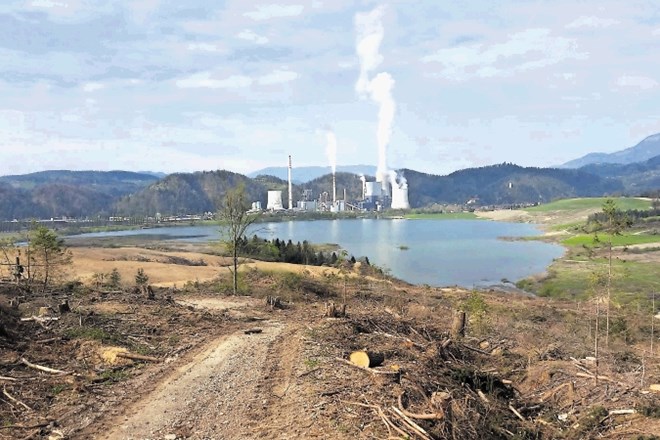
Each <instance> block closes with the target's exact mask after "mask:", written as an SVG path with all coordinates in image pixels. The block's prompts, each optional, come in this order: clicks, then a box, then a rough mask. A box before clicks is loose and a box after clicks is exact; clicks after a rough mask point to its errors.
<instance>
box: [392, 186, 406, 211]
mask: <svg viewBox="0 0 660 440" xmlns="http://www.w3.org/2000/svg"><path fill="white" fill-rule="evenodd" d="M392 209H410V203H409V202H408V185H405V184H404V185H401V186H399V185H392Z"/></svg>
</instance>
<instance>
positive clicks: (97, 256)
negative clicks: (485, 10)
mask: <svg viewBox="0 0 660 440" xmlns="http://www.w3.org/2000/svg"><path fill="white" fill-rule="evenodd" d="M110 251H112V252H113V254H112V255H114V257H113V258H114V259H108V258H109V255H111V254H109V253H108V252H110ZM76 252H86V254H85V255H86V257H84V256H82V255H77V256H74V258H75V260H77V261H76V265H77V266H76V271H78V273H79V274H87V273H93V272H96V271H99V270H103V271H109V270H111V269H112V268H114V267H121V269H120V270H123V271H124V272H122V277H123V279H124V281H125V282H128V281H130V280H131V277H132V276H133V275H134V274H135V270H136V268H137V267H144V269H145V272H146V273H147V274H148V275H149V277H150V280H151V281H152V282H157V283H158V284H159V285H163V286H173V285H174V284H176V285H177V286H179V287H178V288H177V289H175V288H173V287H167V288H160V289H158V288H155V293H156V295H155V296H156V299H155V300H148V299H147V298H146V296H145V295H143V294H142V293H140V294H138V293H133V292H132V291H131V289H129V288H126V289H123V290H121V291H113V292H112V293H104V289H102V288H96V287H90V286H83V285H75V284H72V285H70V286H69V287H70V290H66V289H64V290H61V291H57V292H49V293H47V294H44V295H37V294H33V293H28V292H25V291H22V290H18V289H17V288H16V287H15V286H12V285H10V284H5V285H4V286H3V287H2V293H1V294H0V304H2V308H1V309H0V314H1V315H0V316H1V318H2V320H1V321H0V323H1V324H2V325H1V326H0V348H1V349H2V351H1V353H2V354H1V355H0V385H1V386H2V387H3V395H2V396H0V438H52V439H58V438H72V439H74V438H93V437H98V436H99V433H100V432H102V431H103V432H104V431H105V430H106V429H107V428H108V427H112V426H115V423H121V422H123V421H124V420H125V418H124V415H128V413H129V412H130V411H132V410H133V408H134V407H133V405H134V404H135V403H136V402H139V401H141V399H143V398H146V399H148V396H149V395H150V394H151V392H152V390H154V389H156V388H157V386H158V385H159V384H161V383H165V382H164V380H165V378H166V377H169V376H170V375H172V374H174V373H176V371H179V370H178V369H183V366H185V365H189V363H191V362H193V363H194V360H195V359H196V358H195V355H196V354H198V353H200V352H202V351H203V350H205V349H208V347H211V346H212V345H213V344H212V341H217V340H219V339H218V338H227V337H235V338H254V339H249V340H247V339H246V340H247V341H252V342H246V343H249V344H264V345H263V353H264V354H263V358H262V359H254V361H252V362H245V365H243V366H242V367H241V368H244V369H245V370H242V371H243V373H241V374H244V375H246V377H247V375H248V374H249V373H254V374H253V375H252V376H249V377H253V379H251V381H250V385H249V387H248V384H247V382H245V383H244V382H237V383H232V385H233V386H234V387H235V388H237V389H240V388H245V389H246V390H248V389H249V390H250V392H249V393H247V392H246V393H243V394H241V393H240V392H239V393H238V394H237V395H236V396H234V397H232V401H231V405H230V406H231V407H232V408H233V411H227V410H222V411H219V410H218V411H211V410H209V411H208V412H205V413H204V414H202V415H200V414H197V415H195V416H193V415H191V414H188V415H187V417H188V419H186V420H182V421H177V422H176V423H172V424H170V425H163V427H162V428H158V429H160V430H155V431H154V432H152V434H151V435H152V437H151V438H165V436H166V435H168V436H170V437H168V438H208V436H209V433H214V432H215V433H216V435H219V436H221V437H222V438H264V439H266V438H269V439H270V438H333V439H354V438H365V439H366V438H406V437H407V438H418V439H441V438H453V439H470V438H512V439H514V438H515V439H523V438H527V439H535V438H566V439H582V438H635V439H651V438H658V437H654V434H656V433H658V432H660V418H659V417H660V392H654V391H651V389H650V385H653V384H660V358H659V356H658V354H657V353H658V347H657V344H656V346H655V347H653V351H652V348H651V345H650V343H651V334H650V332H651V330H650V325H651V318H650V316H648V314H644V313H642V312H640V314H639V315H629V316H627V317H626V319H625V321H623V322H620V323H619V326H618V327H616V328H614V329H613V336H612V337H611V338H610V347H609V348H605V347H602V350H601V353H600V356H599V363H598V365H596V363H595V361H594V360H593V359H592V358H591V356H593V334H594V322H595V321H594V313H593V310H592V305H586V306H585V304H577V303H575V302H570V301H552V300H546V299H540V298H533V297H527V296H518V295H512V294H498V293H495V292H481V293H475V292H468V291H463V290H459V289H435V288H428V287H417V286H410V285H407V284H404V283H399V282H396V281H393V280H383V279H379V278H378V274H377V273H375V271H373V270H372V269H370V268H368V267H360V268H359V269H358V270H357V271H356V272H354V273H352V274H350V275H351V276H350V277H349V278H343V276H342V274H341V273H338V272H337V271H329V270H328V268H318V269H317V268H314V269H315V270H317V271H316V272H312V268H305V267H302V266H298V267H297V269H299V271H298V272H291V271H288V270H287V268H288V266H286V265H282V264H278V265H277V266H271V267H264V266H262V265H256V266H253V267H251V268H246V269H245V270H244V273H243V276H242V284H241V287H242V289H243V292H244V293H245V294H246V295H249V296H248V297H225V296H224V294H223V293H222V292H226V291H228V290H229V288H230V287H231V286H230V282H229V273H228V271H227V270H226V269H224V268H221V267H220V266H221V265H222V264H224V263H223V261H221V260H216V259H215V258H217V257H213V256H210V255H198V254H190V253H166V252H162V251H158V252H155V251H153V252H152V251H149V252H147V251H145V250H137V249H112V250H102V251H101V250H98V251H97V250H89V251H80V250H76ZM121 255H124V256H126V258H120V257H119V256H121ZM136 255H140V256H142V257H144V258H148V259H149V260H150V261H141V260H136V259H134V258H136ZM169 258H176V259H177V260H176V261H172V260H169ZM200 259H203V260H204V261H205V262H207V263H208V265H207V266H199V265H193V264H185V261H188V262H189V263H194V262H198V261H199V260H200ZM87 264H89V265H90V266H89V267H85V265H87ZM123 264H126V267H124V266H123ZM120 265H121V266H120ZM152 265H153V266H152ZM161 266H163V267H165V268H167V269H169V270H162V271H159V270H157V268H159V267H161ZM202 270H208V271H209V272H208V274H207V275H208V277H202V276H200V275H201V274H202V272H198V271H202ZM324 270H325V272H324ZM344 272H345V271H344ZM168 277H169V278H168ZM184 279H187V280H188V281H192V282H189V283H187V284H186V283H184V282H183V280H184ZM195 279H197V280H199V282H197V283H196V282H194V281H195ZM203 280H210V281H208V282H202V281H203ZM127 287H128V286H127ZM269 296H270V297H278V298H279V299H280V302H279V306H275V307H274V306H268V305H266V302H265V301H264V299H265V298H267V297H269ZM16 298H18V299H19V300H20V304H19V305H18V307H17V308H10V307H9V302H10V300H12V299H16ZM65 299H67V300H68V303H69V305H70V307H71V312H68V313H60V312H59V311H58V305H59V304H61V303H62V302H63V300H65ZM329 301H333V302H335V303H340V304H341V303H343V302H346V303H347V304H348V310H347V311H348V315H347V316H346V317H343V318H327V317H325V316H324V314H325V310H326V303H327V302H329ZM43 307H49V308H50V309H40V308H43ZM458 309H462V310H465V311H466V312H467V316H468V323H467V331H466V335H465V336H464V337H460V335H458V334H453V335H452V321H453V318H454V314H455V311H456V310H458ZM40 312H41V316H40ZM33 316H36V318H33ZM21 318H23V319H25V318H29V319H30V320H28V321H25V320H21ZM51 318H56V319H51ZM269 326H275V327H272V328H277V329H278V331H277V332H276V333H272V334H271V336H269V338H264V339H258V336H257V337H255V336H252V335H245V334H244V331H245V330H250V329H254V328H255V327H256V328H260V329H261V328H265V329H268V328H271V327H269ZM232 335H233V336H232ZM656 335H657V332H656ZM237 340H238V339H237ZM240 346H241V345H237V347H240ZM243 346H245V345H243ZM363 349H366V350H370V351H375V352H379V353H382V354H383V355H384V359H385V360H384V363H383V364H382V365H381V366H378V367H376V368H369V369H364V368H358V367H356V366H354V365H351V364H350V363H348V362H347V361H346V359H348V355H349V354H350V353H351V352H353V351H355V350H363ZM122 353H124V354H122ZM126 353H128V355H129V356H130V355H139V356H142V358H140V357H139V356H137V357H134V358H133V359H129V358H126V357H125V356H126ZM123 356H124V357H123ZM29 364H32V365H35V364H36V365H40V366H45V367H49V368H53V369H57V370H60V371H62V372H61V373H50V372H45V371H43V370H38V369H35V368H34V367H31V366H30V365H29ZM239 372H240V371H239ZM218 374H222V373H221V372H220V370H219V372H218ZM240 376H241V375H240V374H239V377H240ZM223 377H224V376H223ZM227 377H230V376H227ZM228 380H230V379H228ZM250 387H251V388H250ZM255 393H256V394H255ZM217 394H218V393H215V394H214V395H213V396H209V399H210V398H211V397H213V398H214V399H220V400H222V398H223V396H221V395H220V396H218V395H217ZM195 398H196V399H200V397H199V396H196V397H195ZM154 429H155V428H154ZM172 436H174V437H172ZM205 436H206V437H205ZM108 438H123V437H112V436H109V437H108ZM139 438H142V437H139Z"/></svg>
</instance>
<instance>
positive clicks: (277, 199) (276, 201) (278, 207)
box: [266, 191, 284, 211]
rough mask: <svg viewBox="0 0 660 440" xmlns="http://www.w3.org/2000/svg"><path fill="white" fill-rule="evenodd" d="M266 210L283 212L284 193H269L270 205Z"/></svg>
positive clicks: (268, 204)
mask: <svg viewBox="0 0 660 440" xmlns="http://www.w3.org/2000/svg"><path fill="white" fill-rule="evenodd" d="M266 209H267V210H269V211H282V210H283V209H284V206H283V205H282V191H268V203H267V204H266Z"/></svg>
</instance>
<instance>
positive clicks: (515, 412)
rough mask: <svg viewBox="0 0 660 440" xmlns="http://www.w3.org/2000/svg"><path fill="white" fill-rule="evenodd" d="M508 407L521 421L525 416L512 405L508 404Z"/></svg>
mask: <svg viewBox="0 0 660 440" xmlns="http://www.w3.org/2000/svg"><path fill="white" fill-rule="evenodd" d="M509 409H510V410H511V412H512V413H514V414H515V415H516V417H518V418H519V419H520V420H522V421H523V422H524V421H525V418H524V417H523V416H522V415H521V414H520V413H519V412H518V411H517V410H516V409H515V408H514V407H513V406H512V405H509Z"/></svg>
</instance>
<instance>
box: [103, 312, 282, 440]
mask: <svg viewBox="0 0 660 440" xmlns="http://www.w3.org/2000/svg"><path fill="white" fill-rule="evenodd" d="M262 328H263V333H261V334H254V335H245V334H244V333H243V332H238V333H234V334H232V335H229V336H228V337H223V338H221V339H218V340H216V341H214V342H213V343H211V344H209V346H208V348H207V349H206V350H204V351H203V352H202V353H200V354H198V355H197V356H195V357H194V358H193V359H192V360H191V361H190V362H189V363H188V364H187V365H185V366H184V367H182V368H179V369H177V370H175V371H174V372H173V373H172V374H171V376H170V377H168V378H167V379H165V380H164V381H163V382H162V383H161V384H160V385H159V386H158V388H157V389H156V390H155V391H153V392H152V393H150V394H148V395H147V396H145V397H144V398H143V399H141V400H140V401H139V402H137V403H136V404H134V405H132V406H131V407H129V408H127V410H126V416H122V418H123V421H122V420H121V419H120V420H118V421H117V424H116V428H115V429H114V430H112V431H111V432H110V433H109V434H108V435H107V436H104V437H102V438H104V439H107V440H115V439H117V440H118V439H145V438H180V437H186V438H236V439H238V438H248V437H249V435H248V434H247V433H245V432H243V429H244V428H245V413H246V412H247V411H249V410H250V409H251V408H252V407H253V406H254V407H256V406H259V405H264V404H265V403H266V400H263V398H262V396H261V394H260V393H259V392H258V390H257V387H258V386H259V380H260V378H261V377H263V375H264V371H263V370H264V368H265V366H266V363H265V362H264V361H265V358H266V354H267V351H268V348H269V347H270V346H271V345H272V344H273V342H274V341H275V339H276V337H277V336H278V335H279V334H280V332H281V331H282V328H283V327H282V325H281V324H278V323H273V324H268V325H267V326H263V327H262Z"/></svg>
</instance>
